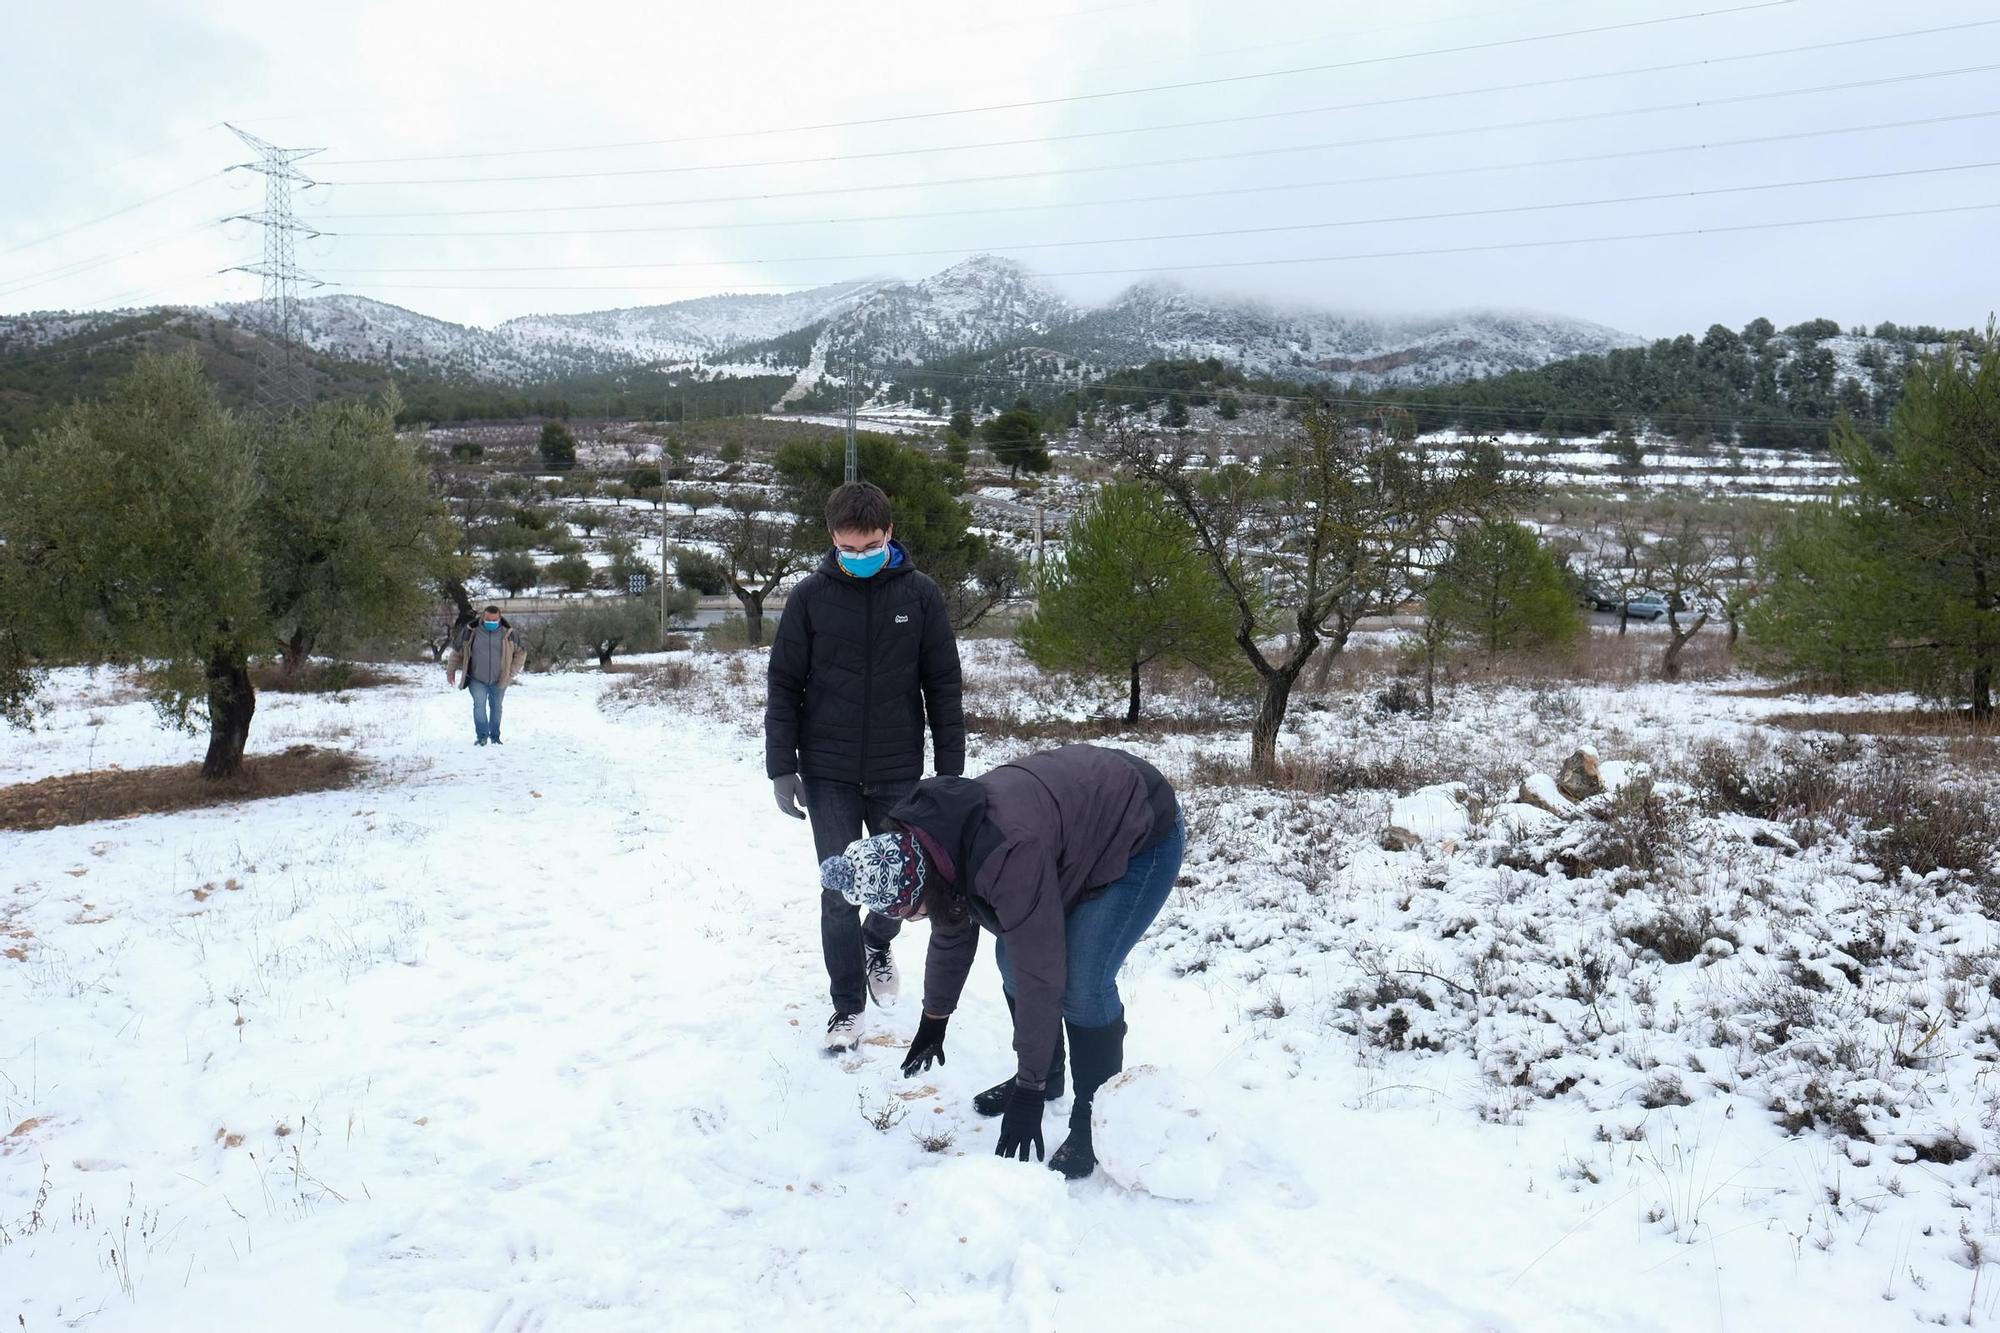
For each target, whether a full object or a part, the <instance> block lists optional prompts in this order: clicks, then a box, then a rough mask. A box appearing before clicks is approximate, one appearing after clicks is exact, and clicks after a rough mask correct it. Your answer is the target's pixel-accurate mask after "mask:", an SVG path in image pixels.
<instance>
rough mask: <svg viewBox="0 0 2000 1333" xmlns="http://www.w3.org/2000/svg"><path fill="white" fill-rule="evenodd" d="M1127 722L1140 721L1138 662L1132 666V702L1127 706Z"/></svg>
mask: <svg viewBox="0 0 2000 1333" xmlns="http://www.w3.org/2000/svg"><path fill="white" fill-rule="evenodd" d="M1125 720H1126V721H1127V722H1137V721H1138V720H1139V664H1138V663H1137V662H1134V663H1133V664H1132V702H1131V703H1129V704H1127V705H1126V706H1125Z"/></svg>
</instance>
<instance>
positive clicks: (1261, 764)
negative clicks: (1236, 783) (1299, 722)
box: [1250, 661, 1305, 778]
mask: <svg viewBox="0 0 2000 1333" xmlns="http://www.w3.org/2000/svg"><path fill="white" fill-rule="evenodd" d="M1304 668H1305V663H1304V662H1303V661H1297V662H1296V663H1295V664H1292V665H1288V666H1287V667H1285V668H1282V669H1280V670H1277V671H1273V672H1271V673H1270V674H1269V675H1267V676H1265V677H1264V700H1263V702H1262V703H1260V704H1258V705H1257V720H1256V722H1254V723H1252V724H1251V727H1250V773H1251V776H1253V777H1259V778H1269V777H1273V776H1275V775H1276V774H1277V771H1278V731H1279V729H1280V728H1282V727H1283V726H1284V725H1285V710H1286V708H1287V707H1288V706H1289V705H1290V704H1291V700H1292V684H1293V682H1295V681H1296V680H1297V679H1298V678H1299V672H1300V671H1301V670H1303V669H1304Z"/></svg>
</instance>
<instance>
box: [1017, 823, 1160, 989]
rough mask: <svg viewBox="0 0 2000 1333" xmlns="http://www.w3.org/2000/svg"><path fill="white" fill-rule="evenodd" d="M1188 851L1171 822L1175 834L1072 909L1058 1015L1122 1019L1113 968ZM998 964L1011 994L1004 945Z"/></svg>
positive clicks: (1153, 913)
mask: <svg viewBox="0 0 2000 1333" xmlns="http://www.w3.org/2000/svg"><path fill="white" fill-rule="evenodd" d="M1186 848H1187V821H1186V820H1185V819H1176V820H1174V831H1173V832H1172V833H1169V834H1168V835H1167V836H1166V837H1164V838H1162V839H1160V841H1158V842H1156V843H1154V844H1153V845H1152V846H1151V847H1148V848H1145V849H1144V850H1143V851H1140V852H1137V853H1135V854H1134V855H1133V857H1132V862H1131V864H1130V865H1128V866H1126V867H1125V873H1124V874H1123V875H1121V876H1120V877H1119V878H1118V879H1116V880H1114V881H1113V882H1112V883H1111V884H1109V885H1107V886H1106V887H1105V889H1104V891H1103V892H1102V893H1099V894H1098V895H1097V896H1096V897H1094V898H1086V899H1085V900H1084V901H1082V902H1080V903H1078V904H1077V905H1076V906H1075V907H1074V908H1072V909H1071V911H1070V914H1069V920H1068V923H1067V925H1066V926H1065V928H1064V930H1063V946H1064V951H1065V952H1066V953H1067V954H1068V957H1069V972H1068V976H1067V978H1066V980H1065V982H1064V985H1063V1017H1064V1018H1066V1019H1068V1020H1069V1021H1070V1022H1071V1023H1074V1024H1075V1025H1076V1026H1077V1027H1080V1028H1101V1027H1108V1026H1110V1025H1111V1024H1113V1023H1116V1022H1117V1021H1118V1020H1119V1019H1121V1018H1123V1017H1124V1016H1125V1002H1124V1001H1123V1000H1121V999H1119V998H1118V969H1119V968H1121V967H1123V966H1124V965H1125V958H1126V955H1128V954H1130V953H1131V952H1132V949H1133V946H1134V945H1136V944H1138V943H1139V940H1140V938H1141V937H1142V936H1144V935H1145V933H1146V930H1147V928H1148V927H1150V926H1151V925H1152V924H1153V918H1154V917H1157V916H1158V915H1159V914H1160V909H1161V908H1162V907H1164V906H1166V903H1167V895H1168V894H1170V893H1172V892H1173V891H1174V881H1175V880H1177V879H1179V878H1180V874H1181V853H1182V852H1183V851H1184V850H1186ZM994 956H995V957H996V958H997V959H998V961H999V963H1000V984H1001V985H1002V986H1004V987H1005V988H1006V991H1007V994H1009V995H1012V994H1013V993H1014V969H1013V967H1012V966H1011V965H1010V964H1009V963H1008V962H1007V941H1005V940H1004V939H1003V940H1001V941H1000V942H999V943H998V945H997V946H996V947H995V948H994Z"/></svg>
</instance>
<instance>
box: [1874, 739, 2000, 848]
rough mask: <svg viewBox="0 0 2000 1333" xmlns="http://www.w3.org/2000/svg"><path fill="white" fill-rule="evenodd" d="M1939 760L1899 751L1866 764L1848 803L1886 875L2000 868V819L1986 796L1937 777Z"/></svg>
mask: <svg viewBox="0 0 2000 1333" xmlns="http://www.w3.org/2000/svg"><path fill="white" fill-rule="evenodd" d="M1937 777H1938V775H1937V770H1936V766H1935V764H1934V762H1932V761H1930V760H1928V759H1927V758H1924V757H1922V756H1915V755H1910V754H1905V753H1896V754H1891V755H1887V756H1884V758H1883V759H1882V760H1881V761H1879V762H1877V763H1874V764H1871V765H1869V766H1868V767H1867V768H1865V769H1863V770H1862V773H1861V775H1860V779H1859V780H1858V781H1857V782H1856V783H1854V784H1853V786H1852V787H1851V788H1850V789H1849V795H1848V801H1847V806H1848V808H1849V809H1850V810H1851V811H1852V812H1853V814H1854V815H1855V817H1856V818H1857V819H1858V820H1860V822H1861V824H1862V826H1863V828H1864V829H1865V830H1866V834H1865V836H1864V839H1863V846H1864V847H1865V848H1866V851H1867V855H1868V859H1869V861H1870V862H1871V863H1873V864H1874V865H1875V866H1876V867H1877V868H1878V869H1880V870H1881V871H1882V872H1883V873H1884V874H1886V875H1895V874H1897V873H1899V872H1901V871H1902V870H1905V869H1907V870H1909V871H1911V872H1912V873H1914V874H1918V875H1928V874H1930V873H1932V872H1933V871H1937V870H1949V871H1963V872H1966V873H1970V874H1972V875H1974V876H1977V877H1980V878H1989V879H1990V878H1991V877H1993V876H1994V875H1996V874H2000V866H1996V865H1995V848H1996V847H2000V821H1996V819H1995V817H1994V813H1993V811H1992V809H1991V808H1990V807H1989V806H1988V805H1987V803H1986V802H1984V801H1981V800H1978V799H1977V798H1975V797H1973V796H1971V795H1968V794H1967V793H1965V792H1962V791H1958V790H1955V789H1953V788H1950V787H1941V786H1939V785H1938V781H1937Z"/></svg>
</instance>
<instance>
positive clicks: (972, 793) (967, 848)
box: [889, 778, 996, 893]
mask: <svg viewBox="0 0 2000 1333" xmlns="http://www.w3.org/2000/svg"><path fill="white" fill-rule="evenodd" d="M889 817H890V818H891V819H893V820H896V821H897V822H898V823H902V824H907V825H909V826H911V827H913V828H919V829H922V830H923V831H924V832H925V833H927V834H929V835H930V837H931V838H932V839H933V840H934V841H935V842H936V843H937V844H938V846H940V847H942V848H944V850H945V853H946V854H947V855H948V856H950V857H951V864H952V870H953V871H954V873H955V874H956V875H957V880H956V882H955V883H954V885H953V887H954V888H955V889H956V890H957V891H958V892H960V893H964V892H966V890H967V889H968V887H969V886H970V885H971V883H972V879H973V876H974V875H976V874H977V873H978V871H979V862H980V861H981V860H982V859H983V858H984V855H985V853H986V852H988V851H990V850H992V848H991V847H990V846H988V845H985V844H987V843H989V842H992V841H996V839H993V838H991V837H990V835H989V836H988V837H984V838H982V837H981V836H980V835H981V834H982V833H986V832H987V824H986V788H984V787H982V786H981V785H980V784H979V783H977V782H975V781H973V780H972V779H971V778H925V779H924V780H923V781H921V782H919V783H918V784H917V785H916V788H915V789H914V790H913V791H911V793H910V794H909V795H908V796H906V797H904V798H903V799H902V801H900V802H899V803H898V804H897V805H896V807H895V808H894V809H893V810H891V811H890V812H889ZM975 844H978V845H977V846H975Z"/></svg>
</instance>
